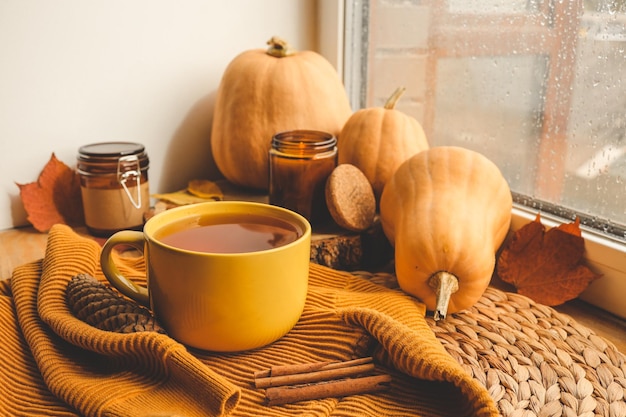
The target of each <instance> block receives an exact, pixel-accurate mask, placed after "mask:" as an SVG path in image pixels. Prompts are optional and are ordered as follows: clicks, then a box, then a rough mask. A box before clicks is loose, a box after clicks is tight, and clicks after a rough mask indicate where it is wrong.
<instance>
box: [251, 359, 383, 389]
mask: <svg viewBox="0 0 626 417" xmlns="http://www.w3.org/2000/svg"><path fill="white" fill-rule="evenodd" d="M373 370H374V364H373V363H366V364H363V365H356V366H348V367H342V368H336V369H327V370H322V371H314V372H305V373H301V374H293V375H281V376H273V377H268V378H259V379H257V380H256V381H255V385H256V387H257V388H268V387H280V386H284V385H298V384H308V383H311V382H319V381H328V380H331V379H340V378H347V377H350V376H356V375H361V374H365V373H367V372H370V371H373Z"/></svg>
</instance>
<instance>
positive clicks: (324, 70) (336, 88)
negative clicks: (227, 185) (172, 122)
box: [211, 37, 352, 190]
mask: <svg viewBox="0 0 626 417" xmlns="http://www.w3.org/2000/svg"><path fill="white" fill-rule="evenodd" d="M268 44H269V48H268V49H267V50H263V49H255V50H249V51H245V52H243V53H241V54H239V55H238V56H236V57H235V58H234V59H233V60H232V61H231V62H230V64H229V65H228V67H227V68H226V70H225V71H224V74H223V77H222V80H221V81H220V86H219V88H218V91H217V96H216V99H215V110H214V114H213V126H212V131H211V151H212V153H213V159H214V160H215V164H216V166H217V168H218V169H219V171H220V172H221V173H222V175H224V177H225V178H226V179H228V180H229V181H231V182H232V183H234V184H237V185H240V186H244V187H250V188H256V189H261V190H266V189H267V188H268V184H269V179H268V172H269V165H268V163H269V162H268V151H269V149H270V143H271V138H272V136H273V135H275V134H276V133H279V132H282V131H286V130H294V129H309V130H321V131H324V132H328V133H331V134H333V135H335V136H336V135H338V134H339V132H340V130H341V128H342V127H343V125H344V123H345V122H346V120H347V119H348V117H349V116H350V115H351V114H352V109H351V107H350V104H349V101H348V96H347V94H346V91H345V88H344V86H343V84H342V82H341V79H340V78H339V75H338V74H337V71H336V70H335V69H334V68H333V66H332V65H331V64H330V63H329V62H328V61H327V60H326V59H325V58H324V57H322V56H321V55H319V54H317V53H316V52H313V51H299V52H296V51H293V50H291V49H290V48H289V46H288V45H287V43H286V42H284V41H283V40H281V39H279V38H276V37H274V38H272V39H270V41H268Z"/></svg>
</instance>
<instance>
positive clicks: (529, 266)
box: [497, 214, 600, 306]
mask: <svg viewBox="0 0 626 417" xmlns="http://www.w3.org/2000/svg"><path fill="white" fill-rule="evenodd" d="M584 251H585V242H584V239H583V238H582V236H581V232H580V225H579V220H578V219H576V221H575V222H573V223H569V224H564V225H561V226H558V227H554V228H552V229H550V230H548V231H547V232H546V230H545V227H544V226H543V224H541V218H540V216H539V214H538V215H537V217H536V218H535V220H534V221H533V222H530V223H528V224H526V225H525V226H524V227H522V228H521V229H520V230H518V231H517V232H516V233H515V235H514V236H513V237H512V239H511V240H510V241H509V242H508V244H507V245H506V246H505V248H504V249H503V251H502V253H501V254H500V256H499V258H498V264H497V273H498V276H499V277H500V279H502V280H503V281H505V282H508V283H509V284H513V285H514V286H515V287H516V288H517V291H518V292H519V293H520V294H522V295H525V296H527V297H529V298H531V299H533V300H534V301H536V302H538V303H541V304H545V305H548V306H555V305H559V304H563V303H564V302H566V301H569V300H572V299H574V298H576V297H577V296H578V295H580V293H582V292H583V291H584V290H585V288H587V286H588V285H589V283H590V282H592V281H593V280H595V279H597V278H599V277H600V275H598V274H596V273H594V272H593V271H591V270H590V269H589V268H588V267H587V266H586V265H584V264H583V254H584Z"/></svg>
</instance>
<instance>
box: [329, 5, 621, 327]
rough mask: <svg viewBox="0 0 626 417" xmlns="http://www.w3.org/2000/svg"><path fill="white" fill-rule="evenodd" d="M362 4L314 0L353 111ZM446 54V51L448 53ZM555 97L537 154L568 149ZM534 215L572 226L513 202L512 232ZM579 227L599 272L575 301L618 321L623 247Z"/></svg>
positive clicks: (527, 23)
mask: <svg viewBox="0 0 626 417" xmlns="http://www.w3.org/2000/svg"><path fill="white" fill-rule="evenodd" d="M556 3H557V6H558V5H560V4H561V3H560V2H556ZM364 4H365V5H367V0H343V1H336V0H318V13H317V27H318V30H317V45H318V48H319V51H320V53H321V54H322V55H324V56H325V57H326V58H327V59H328V60H329V61H330V62H331V64H333V65H334V66H335V68H336V69H337V71H338V72H339V74H340V75H341V76H342V78H343V80H344V84H345V86H346V90H347V92H348V95H349V97H350V99H351V103H352V104H353V108H355V109H356V108H357V107H359V106H360V104H359V103H365V102H366V91H365V88H364V87H363V86H361V78H360V77H363V71H366V70H367V60H366V59H364V58H363V56H362V54H361V55H360V56H361V58H360V60H359V62H358V63H356V64H355V63H354V62H352V61H351V60H349V59H346V58H345V56H346V54H351V55H354V52H353V51H354V50H355V49H359V48H362V47H363V45H364V44H365V43H366V42H367V41H366V39H365V38H364V36H363V30H362V29H363V28H362V26H359V25H362V24H363V22H365V21H366V19H367V16H363V14H362V13H361V10H360V8H362V7H363V5H364ZM560 7H562V6H560ZM355 11H356V13H357V16H358V17H359V19H360V22H355V21H354V20H352V19H351V18H350V16H351V14H352V13H355ZM511 18H512V17H511V16H509V17H508V18H507V19H506V20H504V21H503V22H506V24H507V25H508V24H511V22H514V23H515V25H519V28H520V30H534V31H536V33H537V36H541V34H542V33H543V35H546V34H547V33H546V32H541V31H543V30H545V25H541V22H539V21H537V19H536V18H535V17H533V16H530V17H523V16H520V17H515V18H513V20H511ZM355 23H356V25H355ZM568 24H571V22H567V21H561V22H560V26H561V27H560V28H559V27H558V25H557V27H556V28H555V31H556V32H554V33H552V34H550V35H549V37H547V38H545V36H544V39H550V40H551V41H549V42H544V45H543V46H540V48H542V49H541V50H542V51H543V53H550V51H553V50H554V48H558V44H559V42H572V39H571V38H570V37H571V36H575V32H576V31H571V30H570V31H567V25H568ZM572 32H573V33H574V34H573V35H572V34H571V33H572ZM365 33H366V32H365ZM450 36H454V35H453V34H452V35H450ZM474 36H480V33H476V34H475V35H474ZM449 40H450V38H449V37H442V38H440V39H439V40H438V42H444V43H445V42H449ZM446 53H450V51H448V52H446ZM551 70H553V71H557V70H558V68H555V69H552V68H551ZM561 71H562V70H561ZM561 76H562V77H569V75H568V74H561ZM365 79H366V77H365ZM561 81H563V78H561ZM570 81H571V80H570ZM558 94H561V93H560V92H559V91H558V90H557V89H556V88H553V89H552V90H551V91H550V92H549V94H548V95H547V99H546V100H547V102H546V110H547V117H548V118H549V119H550V120H548V123H546V124H547V126H544V128H543V131H542V138H543V139H544V140H542V143H543V145H542V146H541V148H540V153H545V152H547V153H548V154H549V153H551V152H554V151H555V150H557V151H558V149H560V148H562V147H563V146H566V143H565V140H566V138H565V135H563V134H556V133H555V132H564V130H563V129H561V128H560V127H562V126H563V123H565V124H567V115H563V114H559V112H558V110H555V108H552V109H550V105H551V104H550V103H554V102H556V101H557V100H556V99H559V97H558ZM427 120H428V119H426V120H425V123H424V124H425V130H426V129H427V128H428V122H427ZM547 159H548V158H546V160H547ZM546 168H547V167H546V166H543V168H540V169H546ZM548 168H549V167H548ZM561 168H562V167H561ZM552 169H554V168H552ZM562 169H563V168H562ZM538 178H541V172H539V176H538ZM537 185H538V186H540V187H544V189H543V192H544V193H548V194H549V193H550V192H552V191H553V190H554V188H553V187H554V186H555V184H537ZM545 187H548V188H545ZM551 190H552V191H551ZM538 213H540V214H541V219H542V223H543V224H544V225H545V226H546V227H547V228H551V227H555V226H558V225H559V224H563V223H569V222H571V219H566V218H563V217H558V216H555V215H552V214H549V213H546V212H545V211H543V210H541V209H537V208H533V207H528V206H526V205H523V204H520V203H519V202H515V203H514V205H513V210H512V222H511V233H513V232H515V231H517V230H519V229H520V228H521V227H522V226H523V225H525V224H527V223H528V222H530V221H533V220H534V219H535V218H536V216H537V214H538ZM581 229H582V236H583V238H584V239H585V261H586V263H587V264H588V265H589V266H590V267H591V268H592V269H593V270H594V271H595V272H597V273H600V274H602V278H601V279H598V280H595V281H594V282H592V283H591V284H590V285H589V287H588V288H587V290H585V291H584V292H583V293H582V294H581V295H580V297H579V298H580V299H581V300H583V301H586V302H588V303H590V304H592V305H594V306H597V307H599V308H601V309H603V310H606V311H608V312H610V313H612V314H615V315H616V316H618V317H622V318H626V303H625V302H624V300H623V298H624V295H626V243H625V242H624V241H623V240H620V239H617V238H614V237H612V236H610V235H607V234H603V233H601V232H600V231H597V230H595V229H591V228H589V227H586V226H581Z"/></svg>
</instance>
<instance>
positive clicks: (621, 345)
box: [0, 227, 626, 354]
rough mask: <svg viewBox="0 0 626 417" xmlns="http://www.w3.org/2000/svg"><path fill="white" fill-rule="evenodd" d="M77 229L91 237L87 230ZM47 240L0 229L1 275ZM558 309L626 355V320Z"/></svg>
mask: <svg viewBox="0 0 626 417" xmlns="http://www.w3.org/2000/svg"><path fill="white" fill-rule="evenodd" d="M77 232H78V233H79V234H82V235H85V236H88V235H87V233H86V231H85V230H80V229H78V230H77ZM100 240H101V241H102V239H100ZM46 242H47V235H46V234H44V233H39V232H37V231H36V230H34V229H33V228H31V227H25V228H17V229H9V230H5V231H0V278H1V279H6V278H10V277H11V274H12V271H13V269H15V267H17V266H19V265H22V264H24V263H27V262H31V261H36V260H38V259H41V258H43V256H44V254H45V248H46ZM505 285H506V284H505ZM494 286H496V287H498V288H500V289H504V290H509V288H506V286H505V287H503V285H502V284H501V283H494ZM555 310H557V311H559V312H561V313H564V314H567V315H569V316H571V317H572V318H574V319H575V320H576V321H577V322H579V323H580V324H582V325H584V326H586V327H588V328H589V329H591V330H592V331H594V332H595V333H596V334H598V335H599V336H602V337H604V338H605V339H606V340H608V341H610V342H612V343H613V344H615V346H616V347H617V348H618V350H619V351H620V352H622V353H624V354H626V320H623V319H621V318H619V317H616V316H614V315H611V314H609V313H607V312H605V311H603V310H601V309H599V308H597V307H594V306H592V305H590V304H587V303H585V302H583V301H580V300H573V301H570V302H568V303H566V304H564V305H561V306H558V307H555Z"/></svg>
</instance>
